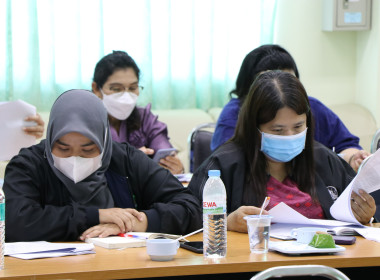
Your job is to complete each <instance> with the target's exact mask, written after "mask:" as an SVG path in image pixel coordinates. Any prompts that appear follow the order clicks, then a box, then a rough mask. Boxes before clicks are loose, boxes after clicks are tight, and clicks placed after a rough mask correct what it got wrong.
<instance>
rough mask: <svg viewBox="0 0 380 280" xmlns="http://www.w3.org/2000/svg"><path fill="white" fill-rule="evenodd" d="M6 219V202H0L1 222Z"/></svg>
mask: <svg viewBox="0 0 380 280" xmlns="http://www.w3.org/2000/svg"><path fill="white" fill-rule="evenodd" d="M4 221H5V203H0V222H4Z"/></svg>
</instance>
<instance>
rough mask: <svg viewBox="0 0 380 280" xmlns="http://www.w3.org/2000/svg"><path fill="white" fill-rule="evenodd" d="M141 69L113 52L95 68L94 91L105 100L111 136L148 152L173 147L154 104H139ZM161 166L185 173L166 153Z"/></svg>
mask: <svg viewBox="0 0 380 280" xmlns="http://www.w3.org/2000/svg"><path fill="white" fill-rule="evenodd" d="M139 80H140V69H139V68H138V66H137V64H136V62H135V61H134V60H133V58H132V57H131V56H129V55H128V54H127V53H126V52H123V51H114V52H113V53H111V54H108V55H106V56H105V57H103V58H102V59H101V60H100V61H99V62H98V63H97V64H96V67H95V71H94V77H93V82H92V91H93V92H94V93H95V94H96V95H97V96H98V97H99V98H100V99H102V100H103V103H104V106H105V107H106V108H107V111H108V117H109V121H110V125H111V135H112V139H113V140H114V141H116V142H128V143H129V144H131V145H132V146H134V147H136V148H138V149H140V150H141V151H143V152H144V153H145V154H147V155H153V154H154V153H155V152H156V151H158V150H159V149H165V148H172V145H171V144H170V142H169V137H168V131H167V127H166V125H165V124H164V123H162V122H160V121H158V119H157V116H155V115H153V114H152V112H151V105H150V104H148V105H147V106H146V107H137V106H136V102H137V99H138V96H139V95H140V91H141V89H142V87H141V86H140V85H139ZM160 165H161V166H163V167H165V168H167V169H169V170H170V172H171V173H172V174H180V173H183V172H184V167H183V165H182V162H181V161H180V159H179V158H178V157H177V156H176V155H175V156H167V157H166V158H163V159H161V160H160Z"/></svg>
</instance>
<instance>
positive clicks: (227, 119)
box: [211, 98, 240, 151]
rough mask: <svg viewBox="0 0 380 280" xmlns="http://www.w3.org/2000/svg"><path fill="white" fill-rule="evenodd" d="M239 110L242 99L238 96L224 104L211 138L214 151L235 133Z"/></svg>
mask: <svg viewBox="0 0 380 280" xmlns="http://www.w3.org/2000/svg"><path fill="white" fill-rule="evenodd" d="M239 111H240V100H239V99H237V98H232V99H231V100H230V102H228V103H227V104H226V106H224V108H223V110H222V112H221V113H220V115H219V118H218V121H217V123H216V128H215V132H214V135H213V137H212V140H211V150H212V151H214V150H215V149H216V148H218V147H219V146H220V145H222V144H224V143H225V142H227V141H228V140H229V139H230V138H231V137H232V136H233V135H234V132H235V127H236V123H237V120H238V116H239Z"/></svg>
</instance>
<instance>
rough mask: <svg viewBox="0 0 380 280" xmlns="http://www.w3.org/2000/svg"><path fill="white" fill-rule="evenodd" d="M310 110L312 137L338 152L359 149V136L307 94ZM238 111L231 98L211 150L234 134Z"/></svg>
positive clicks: (238, 101) (222, 114)
mask: <svg viewBox="0 0 380 280" xmlns="http://www.w3.org/2000/svg"><path fill="white" fill-rule="evenodd" d="M309 102H310V107H311V112H312V115H313V117H314V125H315V129H314V139H315V140H317V141H318V142H320V143H322V144H323V145H325V146H326V147H328V148H330V149H333V148H334V147H335V151H336V152H337V153H340V152H341V151H343V150H345V149H348V148H356V149H359V150H361V149H362V147H361V146H360V145H359V138H358V137H356V136H355V135H352V134H351V133H350V132H349V131H348V129H347V127H346V126H345V125H344V124H343V122H342V121H341V120H340V119H339V117H338V116H337V115H336V114H335V113H334V112H333V111H331V110H330V109H329V108H328V107H326V106H325V105H323V103H322V102H320V101H319V100H318V99H316V98H314V97H310V96H309ZM239 111H240V100H239V99H237V98H231V100H230V101H229V102H228V103H227V104H226V106H224V108H223V110H222V112H221V113H220V115H219V118H218V122H217V124H216V129H215V132H214V135H213V137H212V141H211V150H215V149H216V148H217V147H219V146H220V145H222V144H223V143H225V142H226V141H227V140H228V139H230V138H231V137H232V136H233V135H234V131H235V127H236V123H237V119H238V116H239Z"/></svg>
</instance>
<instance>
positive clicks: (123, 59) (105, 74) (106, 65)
mask: <svg viewBox="0 0 380 280" xmlns="http://www.w3.org/2000/svg"><path fill="white" fill-rule="evenodd" d="M125 68H132V69H133V71H134V72H135V74H136V76H137V79H138V80H140V69H139V67H138V66H137V64H136V62H135V61H134V60H133V58H132V57H131V56H130V55H129V54H128V53H126V52H124V51H113V52H112V53H110V54H108V55H106V56H104V57H103V58H102V59H101V60H99V62H98V63H97V64H96V66H95V71H94V77H93V78H92V80H93V81H94V82H95V83H96V84H97V86H98V87H99V88H102V87H103V86H104V84H105V83H106V82H107V79H108V78H109V76H111V75H112V74H113V73H114V72H115V71H116V70H120V69H125Z"/></svg>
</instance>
